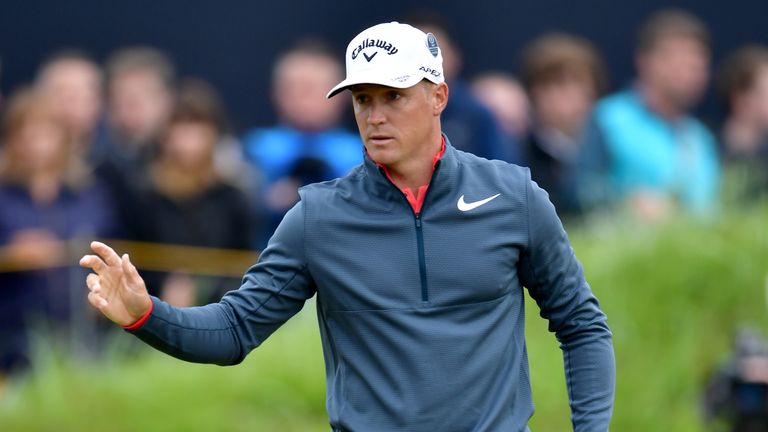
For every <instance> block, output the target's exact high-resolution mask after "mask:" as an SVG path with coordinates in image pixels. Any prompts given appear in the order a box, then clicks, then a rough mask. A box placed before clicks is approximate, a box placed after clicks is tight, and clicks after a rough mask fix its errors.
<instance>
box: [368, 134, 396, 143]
mask: <svg viewBox="0 0 768 432" xmlns="http://www.w3.org/2000/svg"><path fill="white" fill-rule="evenodd" d="M393 139H394V138H392V136H390V135H384V134H373V135H368V142H369V143H371V144H378V145H382V144H387V143H389V142H390V141H392V140H393Z"/></svg>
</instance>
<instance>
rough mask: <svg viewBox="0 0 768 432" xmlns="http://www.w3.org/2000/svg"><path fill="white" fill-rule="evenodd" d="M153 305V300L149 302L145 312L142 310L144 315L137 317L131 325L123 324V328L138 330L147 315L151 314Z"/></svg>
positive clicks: (146, 318) (147, 317) (145, 320)
mask: <svg viewBox="0 0 768 432" xmlns="http://www.w3.org/2000/svg"><path fill="white" fill-rule="evenodd" d="M154 307H155V302H149V309H147V311H146V312H144V315H142V316H141V318H139V320H138V321H136V322H135V323H133V324H131V325H127V326H123V329H125V330H138V329H140V328H141V326H143V325H144V323H145V322H147V320H148V319H149V315H150V314H152V308H154Z"/></svg>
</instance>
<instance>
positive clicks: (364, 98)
mask: <svg viewBox="0 0 768 432" xmlns="http://www.w3.org/2000/svg"><path fill="white" fill-rule="evenodd" d="M354 98H355V102H357V103H358V104H364V103H366V102H368V101H369V100H370V97H368V95H367V94H363V93H358V94H356V95H354Z"/></svg>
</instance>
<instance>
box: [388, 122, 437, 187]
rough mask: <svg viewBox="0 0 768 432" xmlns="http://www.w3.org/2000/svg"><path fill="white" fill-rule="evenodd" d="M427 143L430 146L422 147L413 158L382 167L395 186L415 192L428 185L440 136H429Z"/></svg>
mask: <svg viewBox="0 0 768 432" xmlns="http://www.w3.org/2000/svg"><path fill="white" fill-rule="evenodd" d="M428 142H430V143H431V144H430V145H426V146H424V147H423V149H421V151H419V152H418V154H416V155H414V157H412V158H409V159H407V160H405V161H401V162H400V163H397V164H392V165H384V167H385V168H386V170H387V174H388V175H389V178H390V180H392V182H393V183H394V184H395V186H397V187H398V188H400V189H410V190H412V191H416V190H418V189H419V187H421V186H424V185H427V184H429V182H430V180H431V179H432V171H433V170H434V165H435V156H436V155H437V154H438V152H439V151H440V149H441V148H442V145H443V140H442V135H439V134H438V136H431V137H430V139H429V141H428Z"/></svg>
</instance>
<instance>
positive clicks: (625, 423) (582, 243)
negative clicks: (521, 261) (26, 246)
mask: <svg viewBox="0 0 768 432" xmlns="http://www.w3.org/2000/svg"><path fill="white" fill-rule="evenodd" d="M766 210H768V209H766V208H757V209H752V210H749V211H744V212H742V213H741V214H735V215H728V216H725V217H723V218H722V219H721V220H720V221H718V222H715V223H710V224H702V223H697V222H694V221H689V220H675V221H673V222H670V223H665V224H662V225H657V226H650V227H638V226H634V225H631V224H628V223H627V224H621V223H612V224H610V225H606V224H601V225H595V226H594V227H584V228H581V229H579V230H575V231H573V232H571V239H572V241H573V244H574V249H575V250H576V253H577V255H578V256H579V258H580V260H581V261H582V262H583V263H584V267H585V269H586V274H587V278H588V280H589V282H590V285H591V286H592V288H593V290H594V292H595V293H596V295H597V296H598V298H599V299H600V302H601V305H602V307H603V309H604V310H605V312H606V313H607V314H608V318H609V325H610V327H611V330H612V331H613V333H614V345H615V350H616V359H617V393H616V406H615V412H614V420H613V423H612V430H616V431H622V432H623V431H649V430H659V431H677V432H686V431H701V430H704V425H703V424H702V422H701V420H700V412H699V406H700V405H699V403H700V399H699V398H700V394H701V389H702V386H703V384H704V383H705V382H706V379H707V377H708V374H709V373H710V372H711V371H712V370H713V369H714V368H715V367H716V366H717V365H718V364H719V362H720V361H722V360H723V359H724V358H725V357H726V356H727V354H728V352H729V350H730V348H731V340H732V337H733V334H734V333H735V331H736V330H737V329H738V328H739V327H740V326H741V325H743V324H751V325H754V326H756V327H758V328H759V329H761V330H763V331H764V332H765V331H766V329H768V327H766V324H768V318H767V316H768V314H766V275H767V274H768V212H767V211H766ZM313 306H314V305H312V304H309V305H307V306H306V307H305V309H304V311H302V312H301V313H300V314H299V315H298V316H297V317H295V318H294V319H293V320H291V321H290V322H289V323H288V324H286V326H284V327H283V328H281V329H280V330H279V331H278V332H277V333H275V334H274V335H273V336H272V337H271V338H270V339H269V340H268V341H267V342H266V343H265V344H264V345H263V346H262V347H260V348H258V349H257V350H256V351H255V352H253V353H252V354H251V355H250V356H249V357H248V359H247V360H246V361H245V362H244V363H243V364H242V365H240V366H237V367H230V368H222V367H218V366H207V365H194V364H188V363H183V362H180V361H177V360H174V359H171V358H169V357H166V356H164V355H162V354H158V353H154V352H151V351H149V350H144V349H141V350H139V351H138V352H137V353H135V354H134V355H131V356H129V357H127V358H126V357H114V356H107V357H106V358H105V359H104V360H102V361H94V360H87V361H78V360H75V359H73V358H67V357H61V356H55V355H43V356H40V360H39V364H38V366H37V371H36V373H35V374H33V375H30V376H28V377H27V378H25V379H22V380H19V381H17V382H14V383H12V384H10V385H8V386H7V387H6V389H5V391H4V394H3V395H2V396H0V430H2V431H6V430H7V431H16V430H23V431H53V430H56V431H60V430H65V431H69V430H77V431H103V430H110V431H135V430H153V431H154V430H158V431H165V430H173V431H175V430H184V431H211V430H216V431H219V430H222V431H262V430H263V431H271V430H281V431H315V430H317V431H327V430H328V425H327V417H326V414H325V398H324V391H325V390H324V372H323V364H322V353H321V348H320V342H319V334H318V330H317V323H316V321H315V315H314V307H313ZM526 306H527V338H528V346H529V357H530V367H531V375H532V381H533V387H534V389H533V391H534V401H535V403H536V407H537V410H536V414H535V415H534V417H533V419H532V420H531V428H532V430H533V431H537V432H538V431H545V432H548V431H565V430H570V420H569V411H568V405H567V395H566V391H565V380H564V373H563V368H562V357H561V353H560V350H559V348H558V345H557V342H556V341H555V338H554V336H553V335H551V334H549V333H548V332H547V330H546V322H545V321H544V320H542V319H541V318H539V316H538V310H537V308H536V305H535V303H533V302H532V301H529V302H527V305H526ZM766 333H768V332H766ZM120 336H121V339H122V340H126V338H128V336H123V335H120Z"/></svg>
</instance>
